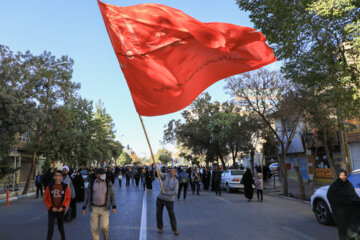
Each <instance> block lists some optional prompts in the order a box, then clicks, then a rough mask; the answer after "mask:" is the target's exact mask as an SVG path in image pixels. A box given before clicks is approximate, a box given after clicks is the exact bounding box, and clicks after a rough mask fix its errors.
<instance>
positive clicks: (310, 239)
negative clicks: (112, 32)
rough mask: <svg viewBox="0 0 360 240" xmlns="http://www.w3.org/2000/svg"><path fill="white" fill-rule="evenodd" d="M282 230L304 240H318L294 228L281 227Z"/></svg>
mask: <svg viewBox="0 0 360 240" xmlns="http://www.w3.org/2000/svg"><path fill="white" fill-rule="evenodd" d="M281 228H282V229H284V230H286V231H288V232H291V233H293V234H295V235H297V236H299V237H301V238H303V239H306V240H316V239H315V238H313V237H310V236H308V235H306V234H305V233H302V232H299V231H297V230H295V229H293V228H290V227H286V226H281Z"/></svg>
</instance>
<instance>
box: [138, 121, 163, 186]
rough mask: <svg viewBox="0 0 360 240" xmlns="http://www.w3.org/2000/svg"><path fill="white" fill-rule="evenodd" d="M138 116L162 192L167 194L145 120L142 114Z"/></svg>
mask: <svg viewBox="0 0 360 240" xmlns="http://www.w3.org/2000/svg"><path fill="white" fill-rule="evenodd" d="M138 115H139V118H140V122H141V126H142V127H143V130H144V133H145V137H146V141H147V143H148V145H149V148H150V153H151V158H152V160H153V164H154V166H155V170H156V173H157V176H158V179H159V183H160V187H161V191H162V192H163V193H164V192H165V190H164V186H163V184H162V181H161V178H160V173H159V169H158V167H157V165H156V163H155V158H154V153H153V151H152V148H151V144H150V141H149V138H148V135H147V133H146V129H145V125H144V122H143V120H142V117H141V115H140V114H138Z"/></svg>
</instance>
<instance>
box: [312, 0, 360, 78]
mask: <svg viewBox="0 0 360 240" xmlns="http://www.w3.org/2000/svg"><path fill="white" fill-rule="evenodd" d="M308 10H309V11H310V12H312V13H315V14H316V15H318V16H320V17H322V18H326V19H329V20H331V21H334V22H340V23H341V27H343V29H342V32H343V33H344V35H345V36H347V39H346V40H345V41H346V42H344V43H346V44H347V46H345V50H346V55H347V56H344V58H346V60H347V63H348V64H349V65H353V66H352V67H354V70H357V71H359V70H360V56H359V54H360V52H359V51H358V50H359V49H360V26H359V20H360V17H359V16H360V15H359V13H360V2H359V1H353V0H318V1H314V2H313V3H311V4H310V6H309V8H308ZM346 48H347V49H346ZM349 60H350V61H349Z"/></svg>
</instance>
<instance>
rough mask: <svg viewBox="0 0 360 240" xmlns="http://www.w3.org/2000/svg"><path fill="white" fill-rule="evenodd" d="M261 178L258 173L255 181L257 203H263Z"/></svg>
mask: <svg viewBox="0 0 360 240" xmlns="http://www.w3.org/2000/svg"><path fill="white" fill-rule="evenodd" d="M262 178H263V175H262V174H261V173H258V174H257V178H256V181H255V185H256V196H257V199H258V202H260V201H261V202H262V201H263V190H264V182H263V179H262Z"/></svg>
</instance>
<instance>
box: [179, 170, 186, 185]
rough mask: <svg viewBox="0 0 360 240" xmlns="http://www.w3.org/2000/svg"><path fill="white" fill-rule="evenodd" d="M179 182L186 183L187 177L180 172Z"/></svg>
mask: <svg viewBox="0 0 360 240" xmlns="http://www.w3.org/2000/svg"><path fill="white" fill-rule="evenodd" d="M180 181H181V182H182V183H186V182H187V175H186V173H185V172H181V173H180Z"/></svg>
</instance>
